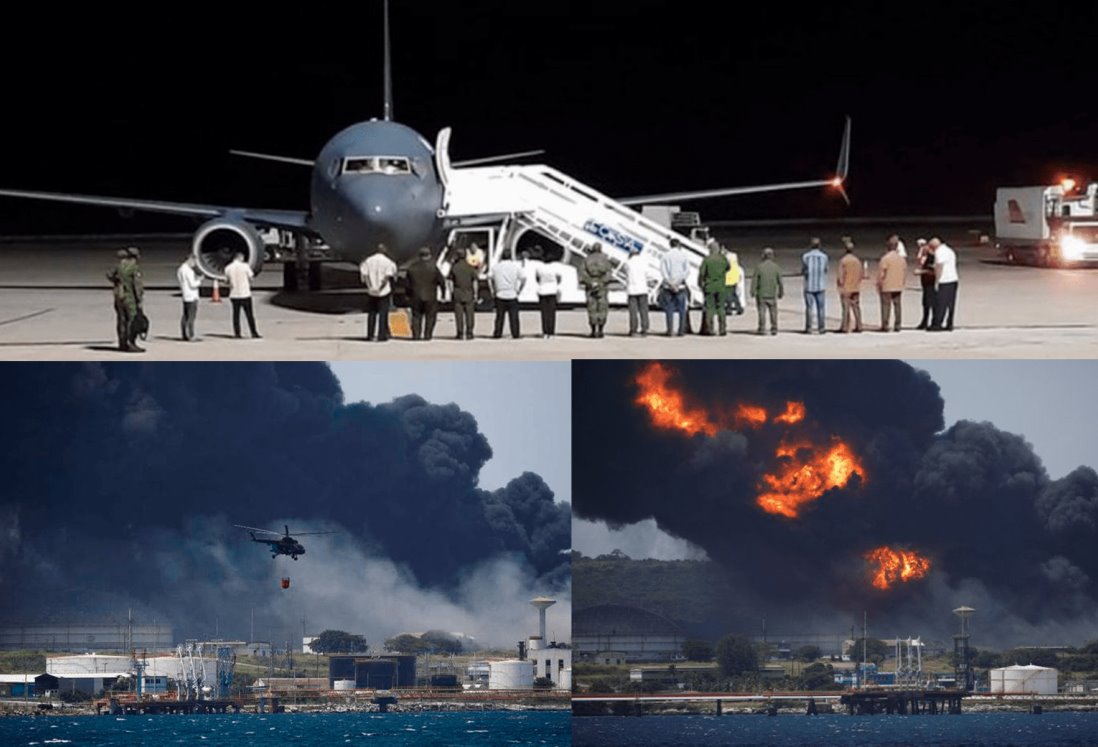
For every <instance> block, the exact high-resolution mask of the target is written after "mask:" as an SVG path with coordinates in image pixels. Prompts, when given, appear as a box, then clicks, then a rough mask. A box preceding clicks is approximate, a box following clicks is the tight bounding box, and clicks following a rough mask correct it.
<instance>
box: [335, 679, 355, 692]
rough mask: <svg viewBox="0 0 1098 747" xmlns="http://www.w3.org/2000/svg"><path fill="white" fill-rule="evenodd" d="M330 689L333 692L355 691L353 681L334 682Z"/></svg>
mask: <svg viewBox="0 0 1098 747" xmlns="http://www.w3.org/2000/svg"><path fill="white" fill-rule="evenodd" d="M332 689H333V690H354V689H355V681H354V680H336V681H335V683H334V684H333V685H332Z"/></svg>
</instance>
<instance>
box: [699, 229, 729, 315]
mask: <svg viewBox="0 0 1098 747" xmlns="http://www.w3.org/2000/svg"><path fill="white" fill-rule="evenodd" d="M728 268H729V264H728V258H727V257H725V256H724V253H723V252H721V248H720V246H719V245H718V244H717V242H716V241H713V240H712V239H710V243H709V256H708V257H706V258H705V259H704V260H702V263H701V267H700V268H698V287H700V288H701V289H702V293H704V294H705V317H704V319H703V320H702V328H703V329H704V330H705V331H706V333H707V334H710V335H711V334H713V317H716V318H717V320H718V324H719V325H720V330H721V332H720V333H721V335H727V334H728V329H727V327H726V324H727V320H726V319H725V316H724V294H725V292H726V291H725V275H726V274H727V273H728Z"/></svg>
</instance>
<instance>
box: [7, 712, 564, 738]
mask: <svg viewBox="0 0 1098 747" xmlns="http://www.w3.org/2000/svg"><path fill="white" fill-rule="evenodd" d="M571 720H572V715H571V713H569V712H568V711H565V710H562V711H475V712H469V711H463V712H444V713H384V714H383V713H280V714H270V715H257V714H243V713H242V714H203V715H181V714H176V715H168V714H165V715H156V716H76V717H66V716H29V717H19V718H0V745H3V747H21V746H28V747H29V746H31V745H33V746H34V747H50V746H51V745H72V746H73V747H83V745H146V744H147V745H157V747H160V746H161V745H177V744H185V745H201V746H202V747H205V746H206V745H210V746H211V747H212V745H225V746H226V747H243V746H244V745H270V746H271V747H299V746H310V745H317V746H319V745H344V744H373V745H386V747H388V745H393V747H404V746H405V745H416V746H417V747H418V746H419V745H439V746H440V747H441V746H442V745H446V746H447V747H450V746H452V745H481V746H493V745H501V746H502V745H507V746H508V747H510V746H511V745H537V746H538V747H544V746H548V745H560V746H561V747H564V746H566V745H569V744H571V743H572V729H571Z"/></svg>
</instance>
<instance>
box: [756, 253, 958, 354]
mask: <svg viewBox="0 0 1098 747" xmlns="http://www.w3.org/2000/svg"><path fill="white" fill-rule="evenodd" d="M842 241H843V245H844V254H843V258H842V259H841V260H840V261H839V271H838V277H837V279H836V285H837V287H838V291H839V299H840V302H841V304H842V317H841V318H842V321H841V323H840V325H839V328H838V329H837V330H836V331H837V332H840V333H846V332H861V331H862V330H863V326H862V311H861V290H862V284H863V282H864V281H866V280H868V279H869V277H868V276H869V271H868V262H866V261H864V260H862V259H861V258H860V257H859V256H858V255H857V253H856V251H855V247H854V241H853V239H851V238H850V237H849V236H844V237H843V240H842ZM917 245H918V254H917V255H916V257H915V260H914V261H915V269H914V274H915V275H917V276H918V277H919V281H920V286H921V288H922V309H923V316H922V320H921V321H920V322H919V325H918V326H917V327H916V329H922V330H929V331H934V332H937V331H951V330H952V329H953V319H954V310H955V307H956V303H957V284H958V275H957V253H956V252H955V251H954V250H953V248H952V247H950V246H949V245H948V244H946V243H945V242H943V241H942V240H941V239H940V238H938V237H936V236H935V237H933V238H931V239H930V240H929V241H927V240H926V239H919V240H918V242H917ZM827 268H828V257H827V255H826V253H824V251H823V249H822V247H821V242H820V240H819V239H818V238H813V239H812V241H811V242H810V247H809V249H808V251H806V252H805V253H804V255H802V257H801V276H802V277H803V278H804V295H805V328H804V331H805V333H806V334H810V333H811V332H812V329H813V316H815V320H816V323H815V327H816V329H817V331H818V332H820V333H821V334H822V333H823V332H824V331H825V327H824V296H825V293H824V291H825V289H826V279H825V278H826V275H827ZM907 273H908V256H907V250H906V247H905V246H904V243H903V241H902V240H901V239H900V237H899V236H898V235H896V234H892V235H891V236H889V237H888V238H887V239H886V240H885V252H884V254H883V255H882V256H881V257H880V259H879V260H878V262H877V272H876V277H875V286H876V288H877V296H878V298H879V301H880V309H881V326H880V328H879V329H880V331H881V332H889V331H892V332H899V331H900V329H901V328H902V325H903V293H904V288H905V285H906V282H907ZM759 319H760V321H759V333H760V334H762V329H763V327H762V314H761V312H760V316H759Z"/></svg>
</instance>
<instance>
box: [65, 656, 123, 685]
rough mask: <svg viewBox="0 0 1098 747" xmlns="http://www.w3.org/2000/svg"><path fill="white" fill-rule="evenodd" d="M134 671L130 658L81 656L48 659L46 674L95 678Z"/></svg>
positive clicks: (75, 677)
mask: <svg viewBox="0 0 1098 747" xmlns="http://www.w3.org/2000/svg"><path fill="white" fill-rule="evenodd" d="M132 669H133V660H132V659H131V658H130V657H128V656H110V655H102V654H79V655H76V656H51V657H49V658H48V659H46V673H47V674H52V675H53V676H54V677H70V678H73V679H79V678H85V677H93V678H94V677H96V676H102V675H104V674H119V673H122V672H129V671H131V670H132Z"/></svg>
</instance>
